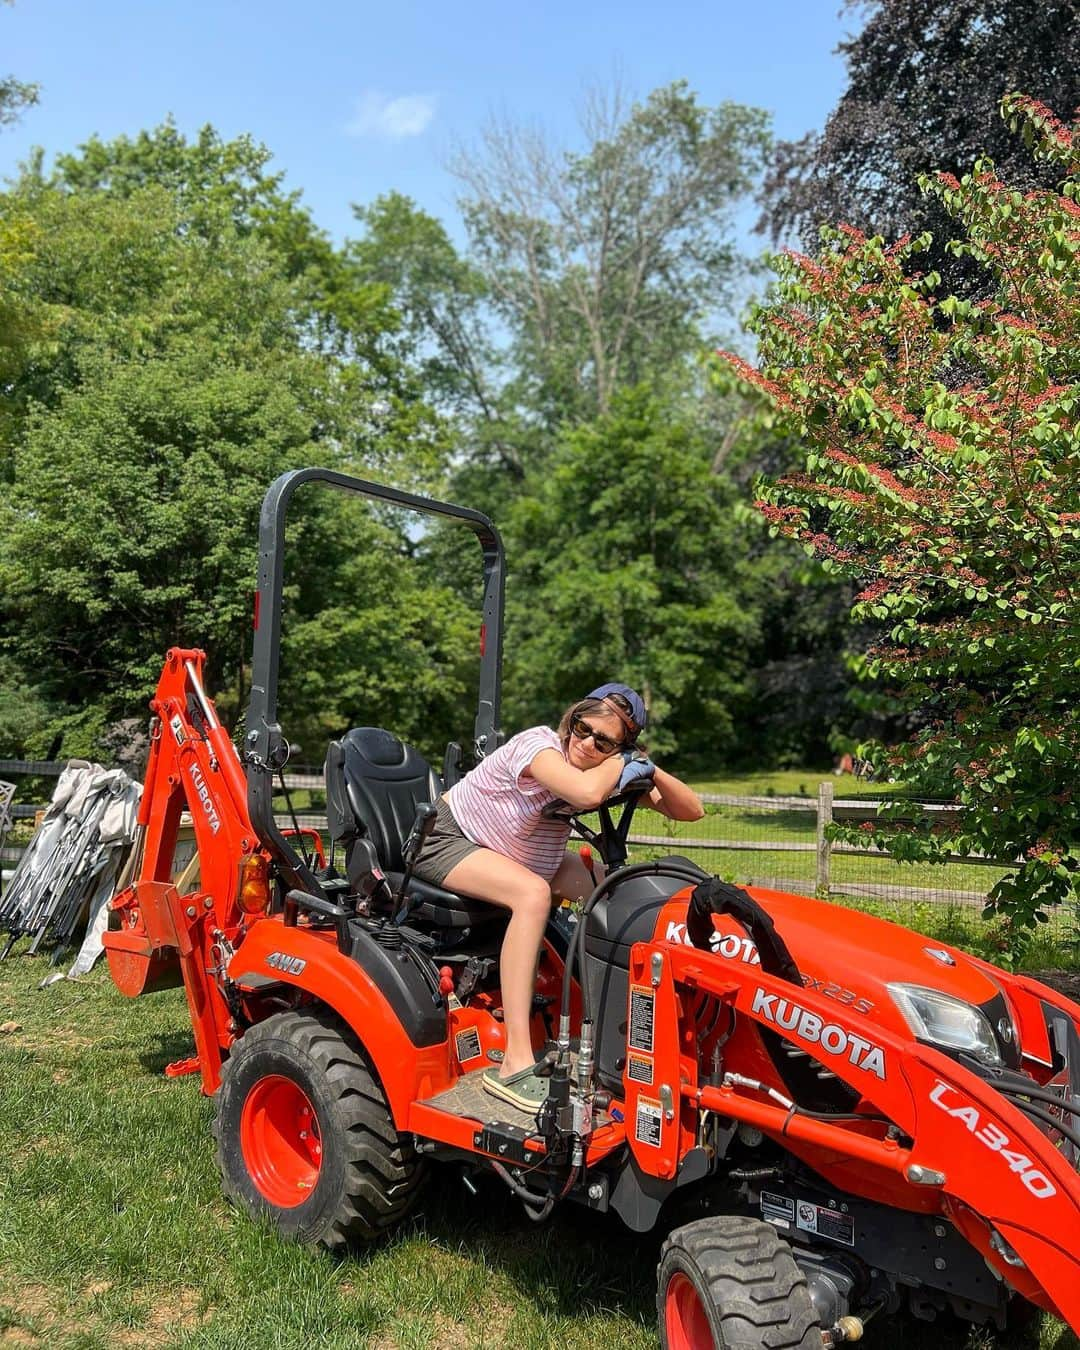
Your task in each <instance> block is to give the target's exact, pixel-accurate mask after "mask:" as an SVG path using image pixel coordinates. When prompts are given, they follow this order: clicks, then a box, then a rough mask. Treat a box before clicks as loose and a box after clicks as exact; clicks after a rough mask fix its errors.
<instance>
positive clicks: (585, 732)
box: [570, 717, 622, 755]
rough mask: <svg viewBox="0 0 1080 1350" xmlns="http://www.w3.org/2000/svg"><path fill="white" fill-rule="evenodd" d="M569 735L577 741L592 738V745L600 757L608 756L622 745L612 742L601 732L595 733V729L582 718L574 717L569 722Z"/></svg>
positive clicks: (618, 742) (619, 742)
mask: <svg viewBox="0 0 1080 1350" xmlns="http://www.w3.org/2000/svg"><path fill="white" fill-rule="evenodd" d="M570 735H571V736H574V737H576V738H577V740H579V741H587V740H588V739H589V737H590V736H591V737H592V743H593V745H595V746H596V748H597V750H599V751H600V753H601V754H602V755H610V754H611V752H612V751H613V750H618V748H619V746H620V745H622V742H621V741H614V740H612V738H611V737H610V736H605V735H604V733H603V732H602V731H597V730H596V728H595V727H593V726H590V725H589V723H588V722H586V721H585V719H584V717H574V718H571V720H570Z"/></svg>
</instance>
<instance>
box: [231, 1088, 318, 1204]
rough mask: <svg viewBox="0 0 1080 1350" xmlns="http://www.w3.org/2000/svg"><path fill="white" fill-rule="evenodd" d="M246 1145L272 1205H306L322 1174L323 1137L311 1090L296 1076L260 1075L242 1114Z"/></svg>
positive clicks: (251, 1167) (250, 1171)
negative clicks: (296, 1079) (311, 1100)
mask: <svg viewBox="0 0 1080 1350" xmlns="http://www.w3.org/2000/svg"><path fill="white" fill-rule="evenodd" d="M240 1149H241V1151H242V1153H243V1155H244V1163H245V1165H246V1167H247V1170H248V1174H249V1175H250V1177H251V1179H252V1181H254V1183H255V1185H256V1186H257V1187H258V1189H259V1193H260V1194H261V1195H263V1196H264V1197H265V1198H266V1199H267V1200H269V1201H270V1203H271V1204H272V1205H276V1206H278V1208H279V1209H293V1208H295V1206H297V1205H302V1204H303V1203H304V1201H305V1200H306V1199H307V1198H308V1196H309V1195H310V1194H311V1192H312V1191H313V1190H314V1189H315V1183H316V1182H317V1181H318V1179H319V1169H320V1168H321V1167H322V1138H321V1136H320V1133H319V1120H318V1117H317V1116H316V1115H315V1112H314V1110H313V1108H312V1105H311V1102H310V1101H308V1098H307V1093H306V1092H304V1090H303V1088H300V1087H298V1086H297V1085H296V1084H295V1083H294V1082H293V1081H292V1079H291V1078H283V1077H281V1075H280V1074H271V1075H269V1076H268V1077H266V1078H260V1079H259V1081H258V1082H257V1083H256V1084H255V1086H254V1087H253V1088H252V1089H251V1091H250V1092H249V1093H248V1095H247V1100H246V1101H245V1102H244V1109H243V1111H242V1112H241V1114H240Z"/></svg>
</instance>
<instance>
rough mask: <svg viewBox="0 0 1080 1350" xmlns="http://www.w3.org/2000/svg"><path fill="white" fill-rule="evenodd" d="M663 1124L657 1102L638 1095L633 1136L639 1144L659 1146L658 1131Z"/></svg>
mask: <svg viewBox="0 0 1080 1350" xmlns="http://www.w3.org/2000/svg"><path fill="white" fill-rule="evenodd" d="M663 1125H664V1113H663V1111H662V1110H661V1107H660V1103H659V1102H651V1101H649V1100H648V1099H647V1098H645V1097H639V1098H638V1103H637V1113H636V1115H635V1117H634V1138H635V1139H636V1140H637V1142H638V1143H639V1144H649V1145H650V1146H651V1147H652V1148H659V1147H660V1132H661V1130H662V1129H663Z"/></svg>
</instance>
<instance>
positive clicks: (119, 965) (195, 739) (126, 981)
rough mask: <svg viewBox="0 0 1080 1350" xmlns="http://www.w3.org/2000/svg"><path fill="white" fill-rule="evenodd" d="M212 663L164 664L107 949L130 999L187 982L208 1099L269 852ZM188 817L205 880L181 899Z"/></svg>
mask: <svg viewBox="0 0 1080 1350" xmlns="http://www.w3.org/2000/svg"><path fill="white" fill-rule="evenodd" d="M205 660H206V658H205V655H204V653H202V652H201V651H197V650H185V649H182V648H177V647H174V648H172V649H171V650H170V651H169V652H168V654H167V656H166V658H165V666H164V669H163V670H162V673H161V678H160V680H159V681H158V687H157V692H156V693H155V695H154V697H153V699H152V700H151V703H150V707H151V710H152V712H153V713H154V722H153V726H152V732H151V747H150V759H149V763H148V765H147V771H146V782H145V785H144V788H143V796H142V801H141V803H140V807H139V819H138V831H137V835H136V843H135V847H136V850H137V852H136V863H135V867H134V870H133V873H132V880H131V883H130V884H129V885H128V886H127V887H126V888H125V889H124V890H123V891H121V892H120V894H119V895H117V896H116V897H115V899H114V900H113V902H112V909H113V918H112V922H111V925H110V931H109V932H108V933H106V934H105V937H104V943H105V950H106V953H107V956H108V960H109V969H110V972H111V974H112V977H113V980H114V982H115V983H116V985H117V987H118V988H119V989H120V991H121V992H122V993H124V994H127V995H128V996H129V997H136V996H137V995H139V994H144V993H150V992H152V991H153V990H156V989H162V988H168V987H170V986H172V985H175V984H176V983H177V976H178V975H179V976H180V977H181V978H182V979H183V983H184V988H185V991H186V993H187V1000H188V1006H189V1009H190V1012H191V1020H192V1026H193V1028H194V1032H195V1042H196V1047H197V1049H198V1052H199V1064H200V1067H201V1069H202V1074H203V1088H204V1091H207V1092H212V1091H213V1090H214V1089H215V1088H216V1086H217V1080H218V1077H219V1073H220V1066H221V1059H222V1052H223V1051H224V1050H226V1049H227V1048H228V1046H229V1045H230V1044H231V1043H232V1039H233V1034H234V1027H233V1025H232V1017H231V1013H230V1009H229V1006H228V1003H227V1000H226V998H225V994H224V992H223V987H224V986H223V979H222V977H223V972H224V968H225V965H226V964H227V958H228V956H229V955H230V954H231V951H232V949H233V947H234V946H235V945H236V944H237V942H238V940H239V937H240V935H241V933H242V929H243V921H244V913H243V911H242V910H241V908H240V906H239V900H238V897H239V892H240V883H241V875H242V868H243V864H244V861H245V859H248V858H251V857H253V856H254V855H256V854H257V852H258V841H257V839H256V837H255V832H254V830H253V829H252V827H251V821H250V819H249V817H248V809H247V783H246V780H245V777H244V771H243V768H242V767H241V764H240V760H239V757H238V755H237V753H236V749H235V747H234V746H233V744H232V741H231V740H230V739H229V736H228V734H227V733H226V731H225V729H224V728H223V727H222V725H221V723H220V722H219V721H218V718H217V714H216V713H215V711H214V706H213V704H212V703H211V701H210V700H209V699H208V698H207V696H206V693H205V691H204V689H203V681H202V672H203V666H204V663H205ZM184 810H187V811H188V812H189V813H190V816H191V819H192V823H193V826H194V831H195V842H196V847H197V849H198V855H199V869H200V880H199V883H198V888H197V889H196V890H195V891H192V892H190V893H189V894H186V895H181V894H180V893H179V892H178V890H177V888H176V886H175V885H174V884H173V882H172V871H173V858H174V855H175V852H176V841H177V831H178V829H179V825H180V817H181V814H182V812H183V811H184Z"/></svg>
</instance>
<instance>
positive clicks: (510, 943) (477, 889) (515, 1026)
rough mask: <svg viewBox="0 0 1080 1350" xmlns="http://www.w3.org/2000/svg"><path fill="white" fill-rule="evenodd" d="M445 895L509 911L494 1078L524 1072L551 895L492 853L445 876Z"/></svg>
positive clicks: (539, 881) (538, 880) (472, 857)
mask: <svg viewBox="0 0 1080 1350" xmlns="http://www.w3.org/2000/svg"><path fill="white" fill-rule="evenodd" d="M443 885H444V886H445V887H446V888H447V890H451V891H459V892H460V893H461V894H462V895H469V896H472V897H473V898H474V899H476V900H489V901H491V902H492V903H493V904H496V905H502V906H504V907H505V908H506V909H508V910H509V911H510V922H509V924H508V925H507V928H506V936H505V937H504V938H503V944H502V951H501V952H500V953H499V979H500V983H501V985H502V998H503V1026H504V1027H505V1028H506V1055H505V1057H504V1059H503V1062H502V1065H501V1067H500V1069H499V1077H500V1078H507V1077H509V1076H510V1074H512V1073H517V1072H518V1071H519V1070H521V1069H527V1068H529V1066H530V1065H531V1064H532V1063H533V1051H532V1042H531V1040H530V1038H529V1016H530V1013H531V1012H532V996H533V983H534V981H535V979H536V961H537V958H538V956H539V955H540V944H541V942H542V941H543V938H544V928H545V927H546V925H547V921H548V916H549V914H550V913H551V889H550V887H549V886H548V884H547V882H546V881H545V880H544V879H543V877H540V876H537V874H536V873H535V872H530V871H529V869H528V868H527V867H522V865H521V864H520V863H516V862H514V860H513V859H512V858H507V857H505V856H504V855H503V854H501V853H495V852H494V851H493V850H492V849H487V848H481V849H477V851H476V852H475V853H470V854H469V856H468V857H467V858H462V860H461V862H459V863H458V864H457V865H456V866H454V867H452V868H451V869H450V871H449V872H448V873H447V875H446V880H445V881H444V882H443Z"/></svg>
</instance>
